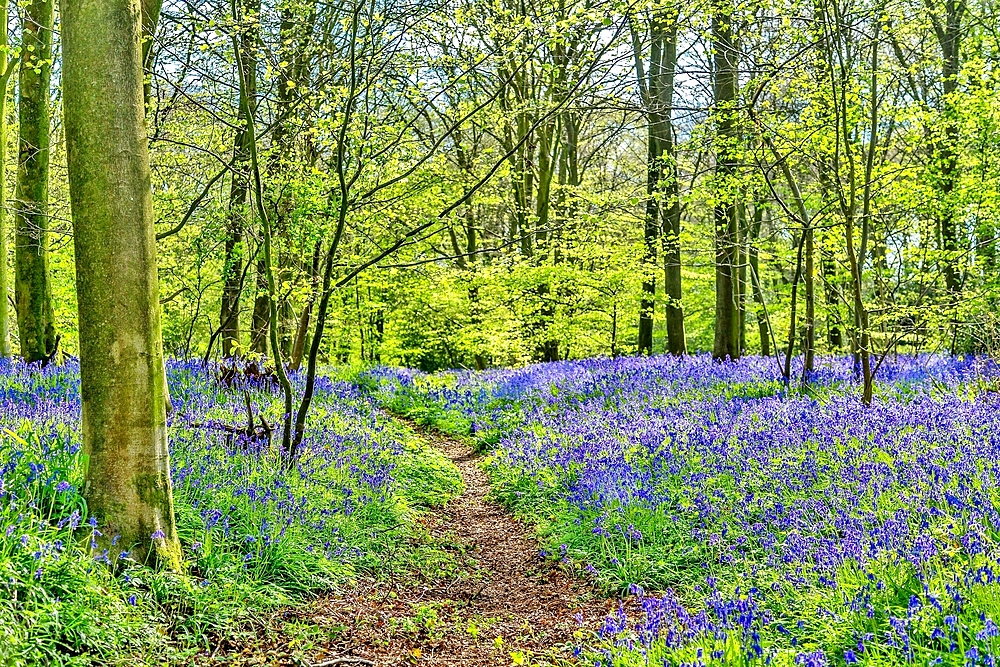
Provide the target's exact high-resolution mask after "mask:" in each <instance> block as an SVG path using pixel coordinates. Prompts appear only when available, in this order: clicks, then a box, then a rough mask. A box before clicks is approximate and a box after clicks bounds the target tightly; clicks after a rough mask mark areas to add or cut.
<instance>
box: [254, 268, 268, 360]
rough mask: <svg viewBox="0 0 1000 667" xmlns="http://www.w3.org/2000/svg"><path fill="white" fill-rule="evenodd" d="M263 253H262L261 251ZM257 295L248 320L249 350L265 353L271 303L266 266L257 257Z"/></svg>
mask: <svg viewBox="0 0 1000 667" xmlns="http://www.w3.org/2000/svg"><path fill="white" fill-rule="evenodd" d="M261 254H263V253H261ZM256 285H257V297H256V298H255V299H254V302H253V318H252V319H251V321H250V351H251V352H254V353H256V354H263V355H265V356H266V355H267V332H268V328H269V326H270V322H271V305H270V303H269V302H270V298H269V297H268V293H267V266H265V262H264V260H263V258H261V257H260V256H258V259H257V282H256Z"/></svg>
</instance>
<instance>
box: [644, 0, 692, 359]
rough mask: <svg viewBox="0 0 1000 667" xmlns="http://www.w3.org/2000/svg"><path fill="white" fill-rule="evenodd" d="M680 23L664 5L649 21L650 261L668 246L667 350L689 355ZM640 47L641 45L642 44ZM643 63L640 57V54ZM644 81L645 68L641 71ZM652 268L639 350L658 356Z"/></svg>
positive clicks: (646, 236) (647, 280)
mask: <svg viewBox="0 0 1000 667" xmlns="http://www.w3.org/2000/svg"><path fill="white" fill-rule="evenodd" d="M677 19H678V10H677V9H676V8H674V7H666V6H658V7H657V8H656V9H655V10H654V11H653V13H652V15H651V17H650V22H649V38H650V45H649V70H648V75H647V77H646V81H645V82H644V83H645V86H644V89H645V90H644V92H645V98H646V99H645V103H646V119H647V128H648V129H647V155H646V165H647V167H646V168H647V172H646V195H647V200H646V216H645V221H644V225H643V238H644V241H645V248H646V250H645V256H644V261H645V262H646V264H647V265H652V264H655V262H656V252H657V248H656V246H657V242H658V241H659V243H661V244H662V246H663V273H664V276H663V277H664V281H663V289H664V296H665V299H664V301H665V303H666V324H667V351H668V352H670V353H671V354H684V353H685V351H686V344H685V338H684V311H683V310H682V308H681V254H680V238H679V235H680V202H679V200H678V183H677V152H676V144H675V141H674V128H673V121H672V115H673V113H672V110H673V104H674V77H675V74H676V70H677ZM637 46H638V45H637ZM635 56H636V61H637V63H639V62H641V61H640V60H639V54H638V53H636V54H635ZM637 74H638V75H639V76H640V77H642V71H641V67H640V68H639V72H638V73H637ZM652 271H653V269H652V267H651V266H649V267H648V268H647V272H648V273H647V275H646V278H645V280H644V281H643V286H642V288H643V300H642V304H641V306H640V310H639V352H640V353H642V352H646V353H649V352H652V345H653V304H654V302H655V298H656V281H655V278H654V277H653V273H652Z"/></svg>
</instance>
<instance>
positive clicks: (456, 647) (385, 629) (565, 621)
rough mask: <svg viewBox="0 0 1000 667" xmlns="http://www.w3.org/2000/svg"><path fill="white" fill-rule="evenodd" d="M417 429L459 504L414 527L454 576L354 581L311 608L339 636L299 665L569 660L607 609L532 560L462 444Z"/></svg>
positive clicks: (526, 537)
mask: <svg viewBox="0 0 1000 667" xmlns="http://www.w3.org/2000/svg"><path fill="white" fill-rule="evenodd" d="M417 430H418V432H419V433H420V434H421V435H422V436H423V437H424V438H426V439H427V440H428V441H429V442H430V443H431V444H433V445H434V446H435V447H437V448H439V449H440V450H441V451H443V452H444V453H445V454H446V455H447V456H448V457H449V458H450V459H451V460H452V461H453V462H454V463H455V465H456V466H457V467H458V469H459V470H460V472H461V474H462V477H463V479H464V482H465V491H464V493H463V494H462V495H461V496H459V497H457V498H455V499H453V500H452V501H451V502H449V503H448V504H447V505H446V506H444V507H440V508H436V509H434V510H432V511H430V512H428V513H427V514H426V515H425V516H424V518H423V522H424V525H425V526H426V528H427V531H428V533H429V535H430V537H431V538H432V539H433V540H435V541H438V542H439V543H442V544H443V545H445V546H446V548H448V549H449V550H451V551H453V552H454V554H455V557H456V558H455V560H456V561H457V567H456V568H455V569H454V570H452V571H450V572H449V573H448V575H447V576H444V577H436V578H434V579H431V580H429V581H424V582H410V581H392V582H377V581H367V582H361V584H360V585H359V586H358V587H357V588H356V589H352V590H351V591H349V592H348V594H347V595H344V596H342V597H331V598H326V599H323V600H321V601H319V602H317V604H315V605H314V606H313V607H312V608H311V609H310V610H309V612H308V613H309V614H310V616H311V620H312V621H313V622H315V623H317V624H318V625H320V626H334V627H342V628H344V630H343V632H342V633H341V634H340V635H339V636H338V637H337V642H336V645H333V646H329V647H327V649H326V650H324V651H322V652H320V653H318V654H317V655H316V656H314V657H312V658H311V659H310V660H309V663H310V664H311V665H312V666H313V667H318V666H319V665H323V664H327V665H333V664H348V660H347V659H348V658H350V657H359V658H364V659H365V660H366V661H368V662H367V664H374V665H377V666H378V667H389V666H395V665H428V666H443V665H464V666H469V667H474V666H479V665H484V666H485V665H511V664H529V663H530V664H535V663H537V662H539V661H543V662H549V663H552V662H555V663H558V662H561V661H562V660H568V659H570V658H571V657H572V648H573V646H574V644H575V643H579V641H578V639H579V637H580V634H579V633H581V632H583V633H584V634H586V635H589V634H590V633H591V632H593V631H595V630H596V629H597V628H598V627H600V625H601V623H602V622H603V620H604V618H605V617H606V616H607V615H608V614H609V613H610V612H611V611H612V610H613V608H614V605H615V604H616V603H615V601H614V600H609V599H606V598H602V597H600V596H598V595H596V594H595V593H594V591H593V590H592V589H591V587H590V586H589V585H587V584H586V583H585V582H584V581H581V580H580V579H578V578H575V577H573V576H572V575H570V574H568V573H567V572H565V571H563V570H562V569H561V568H560V567H559V566H558V565H557V564H555V563H553V562H552V561H551V560H547V559H543V558H542V557H541V556H540V552H539V545H538V543H537V542H536V541H535V539H534V538H533V537H532V530H531V528H530V527H528V526H525V525H524V524H522V523H520V522H519V521H517V520H516V519H514V518H513V517H512V516H511V515H509V514H508V513H506V512H505V511H504V510H503V509H502V508H501V507H499V506H498V505H495V504H494V503H492V502H490V501H489V500H487V495H488V493H489V490H490V485H489V480H488V478H487V476H486V474H485V473H484V472H483V471H482V470H481V469H480V468H479V465H478V457H477V456H476V455H475V454H474V453H473V452H472V450H471V449H470V448H469V447H468V446H467V445H465V444H463V443H461V442H459V441H457V440H455V439H453V438H449V437H447V436H444V435H442V434H440V433H437V432H435V431H429V430H427V429H417ZM575 633H576V634H577V636H576V637H574V634H575ZM338 659H339V660H341V662H339V663H335V662H333V661H335V660H338ZM355 664H366V663H357V662H356V663H355Z"/></svg>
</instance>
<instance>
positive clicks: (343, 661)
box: [312, 655, 375, 667]
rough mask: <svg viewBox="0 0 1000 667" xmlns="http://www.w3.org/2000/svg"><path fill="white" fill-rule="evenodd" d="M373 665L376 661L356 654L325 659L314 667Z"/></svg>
mask: <svg viewBox="0 0 1000 667" xmlns="http://www.w3.org/2000/svg"><path fill="white" fill-rule="evenodd" d="M347 664H355V665H372V666H373V667H374V665H375V663H374V662H372V661H371V660H368V659H366V658H358V657H355V656H350V655H347V656H343V657H340V658H332V659H330V660H324V661H323V662H317V663H316V664H314V665H313V666H312V667H333V665H347Z"/></svg>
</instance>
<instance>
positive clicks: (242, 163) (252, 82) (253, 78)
mask: <svg viewBox="0 0 1000 667" xmlns="http://www.w3.org/2000/svg"><path fill="white" fill-rule="evenodd" d="M241 5H242V6H241V9H242V11H243V15H244V16H250V17H251V19H250V20H249V21H247V22H246V24H245V25H240V26H239V27H238V30H239V45H240V57H241V58H243V62H244V63H246V65H247V79H248V81H247V87H248V90H247V94H246V96H245V97H242V98H241V102H240V104H241V106H242V105H244V104H246V105H249V107H250V108H249V109H242V108H241V109H240V114H241V117H245V114H246V113H247V112H249V113H250V114H256V112H257V48H258V46H259V43H260V23H259V22H258V21H257V20H256V17H257V16H259V15H260V0H248V1H244V2H241ZM249 144H250V135H249V133H248V132H247V128H246V126H245V125H244V126H241V127H240V129H239V130H237V131H236V135H235V137H234V140H233V157H234V158H235V159H234V161H233V180H232V184H231V185H230V188H229V211H228V214H227V217H226V230H225V233H226V241H225V259H224V261H223V265H222V267H223V268H222V276H223V284H222V306H221V309H220V312H219V325H220V326H221V328H222V331H221V333H220V335H221V337H222V356H223V357H231V356H233V355H235V354H239V353H240V296H241V293H242V291H243V252H242V251H243V228H244V224H243V222H244V219H245V216H246V214H247V211H248V206H247V194H248V192H249V189H250V145H249ZM264 351H265V352H266V349H265V350H264Z"/></svg>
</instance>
